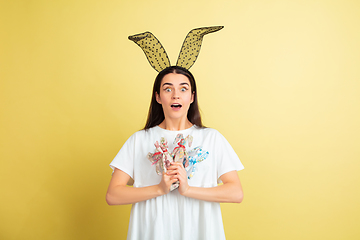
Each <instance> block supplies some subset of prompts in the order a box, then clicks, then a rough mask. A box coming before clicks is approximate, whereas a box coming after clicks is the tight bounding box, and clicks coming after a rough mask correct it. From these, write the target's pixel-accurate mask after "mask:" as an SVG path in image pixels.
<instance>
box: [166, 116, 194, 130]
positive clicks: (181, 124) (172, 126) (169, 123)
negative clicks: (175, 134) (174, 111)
mask: <svg viewBox="0 0 360 240" xmlns="http://www.w3.org/2000/svg"><path fill="white" fill-rule="evenodd" d="M192 125H193V124H192V123H191V122H190V121H189V120H188V119H187V118H186V119H184V120H180V119H179V120H171V119H170V120H169V119H167V118H165V119H164V121H163V122H162V123H160V124H159V127H161V128H163V129H166V130H170V131H180V130H185V129H188V128H190V127H192Z"/></svg>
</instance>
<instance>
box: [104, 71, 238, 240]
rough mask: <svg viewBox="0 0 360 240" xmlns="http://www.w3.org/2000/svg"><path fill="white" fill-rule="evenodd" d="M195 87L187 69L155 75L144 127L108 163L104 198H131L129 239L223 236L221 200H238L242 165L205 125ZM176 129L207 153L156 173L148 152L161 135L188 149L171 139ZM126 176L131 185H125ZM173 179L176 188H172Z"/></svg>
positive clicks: (117, 202)
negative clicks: (109, 169) (171, 189)
mask: <svg viewBox="0 0 360 240" xmlns="http://www.w3.org/2000/svg"><path fill="white" fill-rule="evenodd" d="M196 91H197V90H196V84H195V79H194V77H193V75H192V74H191V73H190V72H189V71H188V70H187V69H185V68H182V67H178V66H172V67H167V68H165V69H164V70H162V71H161V72H160V73H159V74H158V76H157V77H156V79H155V83H154V88H153V94H152V101H151V105H150V109H149V114H148V119H147V123H146V126H145V128H144V129H143V130H141V131H139V132H136V133H135V134H134V135H132V136H131V137H130V138H129V139H128V140H127V141H126V143H125V144H124V146H123V147H122V148H121V150H120V151H119V153H118V154H117V156H116V157H115V158H114V160H113V161H112V163H111V164H110V166H111V167H112V168H113V169H114V172H113V176H112V179H111V181H110V185H109V188H108V191H107V195H106V201H107V203H108V204H109V205H121V204H133V206H132V210H131V216H130V224H129V231H128V239H206V240H209V239H214V240H219V239H225V234H224V230H223V224H222V218H221V211H220V204H219V203H220V202H235V203H240V202H241V201H242V199H243V191H242V187H241V184H240V180H239V177H238V175H237V171H238V170H241V169H243V165H242V164H241V162H240V160H239V158H238V157H237V155H236V153H235V152H234V150H233V149H232V148H231V146H230V144H229V143H228V142H227V141H226V139H225V138H224V137H223V136H222V135H221V134H220V133H219V132H218V131H216V130H214V129H211V128H205V127H203V125H202V123H201V117H200V113H199V108H198V103H197V92H196ZM179 134H182V136H184V137H185V136H192V139H193V141H192V146H195V147H196V148H195V149H197V150H202V151H207V153H208V155H203V156H205V157H204V159H202V160H203V161H201V162H200V161H199V162H196V165H195V164H193V165H192V166H191V168H189V166H190V165H191V164H190V165H189V166H188V167H186V169H185V167H184V164H183V163H178V162H172V163H171V165H170V166H169V167H168V168H167V171H166V173H165V172H164V173H163V174H162V175H157V174H156V171H155V166H154V164H152V163H151V161H149V159H147V154H148V153H149V152H154V143H155V142H156V141H159V140H160V138H162V137H164V138H165V139H166V140H168V143H169V146H168V149H169V150H170V151H171V150H172V149H176V148H180V147H182V148H183V149H185V148H186V151H189V150H190V149H191V148H190V147H186V146H185V145H181V144H180V143H179V141H175V142H174V143H173V142H172V141H173V140H174V139H177V137H178V136H179ZM189 143H190V141H189ZM176 144H177V145H176ZM189 145H190V144H189ZM190 152H191V150H190ZM130 179H133V180H134V187H129V186H127V183H128V181H129V180H130ZM218 180H221V182H222V183H223V184H221V185H218V184H217V183H218ZM177 181H178V182H179V187H178V189H176V190H174V191H170V188H171V186H172V184H173V183H175V182H177Z"/></svg>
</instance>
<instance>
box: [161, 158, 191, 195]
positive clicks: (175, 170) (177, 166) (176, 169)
mask: <svg viewBox="0 0 360 240" xmlns="http://www.w3.org/2000/svg"><path fill="white" fill-rule="evenodd" d="M166 174H168V175H172V176H171V179H177V180H178V181H179V183H180V185H179V188H178V190H179V193H180V194H181V195H184V194H185V192H186V191H187V190H188V189H189V187H190V186H189V184H188V181H187V174H186V171H185V168H184V166H183V165H182V164H181V163H178V162H172V163H171V165H170V167H168V169H167V172H166Z"/></svg>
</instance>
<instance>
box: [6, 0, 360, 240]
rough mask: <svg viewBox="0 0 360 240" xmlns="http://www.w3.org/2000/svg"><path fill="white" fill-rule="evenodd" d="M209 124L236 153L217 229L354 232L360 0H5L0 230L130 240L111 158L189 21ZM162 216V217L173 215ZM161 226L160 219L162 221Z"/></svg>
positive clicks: (339, 235)
mask: <svg viewBox="0 0 360 240" xmlns="http://www.w3.org/2000/svg"><path fill="white" fill-rule="evenodd" d="M214 25H224V26H225V28H224V29H223V30H221V31H219V32H217V33H215V34H209V35H207V36H205V39H204V42H203V45H202V50H201V52H200V55H199V58H198V61H197V62H196V64H195V65H194V66H193V68H192V69H191V70H192V72H193V74H194V75H195V77H196V79H197V83H198V88H199V102H200V107H201V109H202V112H203V118H204V123H205V124H206V125H207V126H210V127H213V128H216V129H218V130H219V131H220V132H221V133H222V134H223V135H224V136H225V137H226V138H227V139H228V141H229V142H230V143H231V145H232V146H233V148H234V149H235V151H236V152H237V154H238V155H239V157H240V159H241V160H242V163H243V164H244V166H245V170H243V171H241V172H239V176H240V179H241V181H242V184H243V188H244V193H245V198H244V201H243V203H241V204H222V205H221V206H222V211H223V221H224V226H225V233H226V236H227V239H229V240H235V239H246V240H248V239H250V240H254V239H256V240H257V239H258V240H263V239H276V240H279V239H314V240H315V239H316V240H317V239H327V240H329V239H359V238H360V230H359V223H360V219H359V218H360V217H359V216H360V207H359V202H360V195H359V189H358V188H359V185H360V177H359V176H360V175H359V170H360V161H359V160H360V128H359V122H360V107H359V104H360V94H359V93H360V82H359V81H360V70H359V69H360V68H359V63H360V45H359V42H360V31H359V25H360V3H359V2H358V1H351V0H347V1H346V0H334V1H327V0H322V1H321V0H319V1H310V0H294V1H291V0H287V1H285V0H284V1H280V0H278V1H277V0H269V1H260V0H244V1H219V0H217V1H188V0H184V1H165V0H163V1H145V0H141V1H122V0H117V1H115V0H112V1H94V0H90V1H89V0H88V1H84V0H76V1H73V0H71V1H70V0H65V1H46V0H34V1H19V0H18V1H17V0H14V1H6V0H2V1H1V2H0V89H1V90H0V91H1V92H0V109H1V115H0V160H1V167H0V189H1V198H0V199H1V200H0V201H1V204H0V239H6V240H12V239H55V240H56V239H125V237H126V233H127V228H128V220H129V214H130V205H127V206H115V207H110V206H107V204H106V202H105V193H106V190H107V186H108V183H109V181H110V178H111V170H110V168H109V166H108V165H109V163H110V162H111V160H112V159H113V157H114V156H115V155H116V153H117V152H118V150H119V149H120V147H121V146H122V144H123V143H124V142H125V141H126V139H127V138H128V137H129V136H130V135H131V134H132V133H134V132H135V131H137V130H139V129H140V128H142V127H143V125H144V123H145V119H146V115H147V110H148V106H149V101H150V96H151V88H152V84H153V80H154V78H155V76H156V72H155V71H154V70H153V69H152V68H151V67H150V65H149V64H148V62H147V60H146V58H145V55H144V53H143V52H142V51H141V49H140V48H139V47H138V46H136V45H135V44H134V43H133V42H131V41H129V40H128V39H127V36H128V35H132V34H136V33H140V32H143V31H147V30H148V31H151V32H153V33H154V35H155V36H156V37H157V38H158V39H159V40H160V41H161V42H162V44H163V45H164V47H165V49H166V51H167V52H168V55H169V57H170V60H171V62H172V64H175V62H176V58H177V56H178V53H179V51H180V47H181V44H182V42H183V40H184V38H185V36H186V34H187V33H188V31H189V30H191V29H192V28H196V27H203V26H214ZM169 224H171V223H169ZM162 227H166V226H162Z"/></svg>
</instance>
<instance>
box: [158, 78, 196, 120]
mask: <svg viewBox="0 0 360 240" xmlns="http://www.w3.org/2000/svg"><path fill="white" fill-rule="evenodd" d="M156 101H157V102H158V103H159V104H161V105H162V108H163V111H164V116H165V119H173V120H180V119H182V118H187V112H188V110H189V107H190V104H191V103H192V102H193V101H194V94H193V93H192V92H191V85H190V81H189V79H188V78H187V77H186V76H184V75H182V74H177V73H169V74H166V75H165V76H164V78H163V79H162V80H161V84H160V91H159V93H156Z"/></svg>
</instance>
